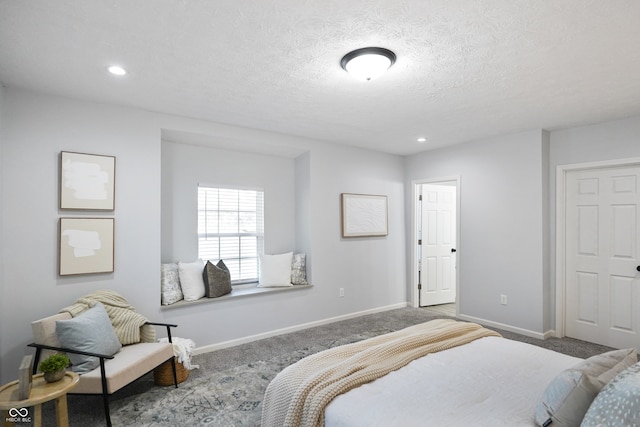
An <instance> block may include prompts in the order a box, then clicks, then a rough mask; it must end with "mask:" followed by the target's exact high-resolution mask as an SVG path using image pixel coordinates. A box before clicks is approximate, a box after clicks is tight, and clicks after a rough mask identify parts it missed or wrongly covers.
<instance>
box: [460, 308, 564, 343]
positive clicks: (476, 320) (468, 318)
mask: <svg viewBox="0 0 640 427" xmlns="http://www.w3.org/2000/svg"><path fill="white" fill-rule="evenodd" d="M458 319H460V320H466V321H468V322H473V323H479V324H481V325H484V326H490V327H492V328H498V329H502V330H505V331H509V332H514V333H516V334H520V335H524V336H527V337H531V338H538V339H540V340H544V339H547V338H549V337H551V336H554V335H551V333H552V332H553V331H547V332H545V333H542V332H535V331H530V330H528V329H522V328H518V327H516V326H511V325H506V324H504V323H499V322H493V321H491V320H486V319H481V318H478V317H473V316H467V315H466V314H459V315H458Z"/></svg>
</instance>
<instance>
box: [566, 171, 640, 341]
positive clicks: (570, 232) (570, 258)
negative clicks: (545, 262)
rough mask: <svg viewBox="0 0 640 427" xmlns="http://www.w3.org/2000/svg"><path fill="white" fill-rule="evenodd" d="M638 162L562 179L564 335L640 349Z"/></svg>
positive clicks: (585, 172) (639, 196) (639, 182)
mask: <svg viewBox="0 0 640 427" xmlns="http://www.w3.org/2000/svg"><path fill="white" fill-rule="evenodd" d="M639 185H640V167H639V166H626V167H623V166H621V167H611V168H603V169H587V170H578V171H570V172H568V173H567V179H566V192H565V194H566V208H565V209H566V210H565V212H566V214H565V215H566V216H565V233H566V240H565V244H566V268H565V271H566V277H565V283H566V310H565V313H566V315H565V325H566V326H565V327H566V331H565V332H566V335H567V336H570V337H573V338H578V339H581V340H585V341H590V342H595V343H599V344H603V345H607V346H611V347H615V348H630V347H636V348H640V335H639V334H640V279H639V277H640V273H639V272H638V270H637V267H638V265H640V256H639V254H638V249H639V246H640V229H639V225H640V192H639V189H638V186H639Z"/></svg>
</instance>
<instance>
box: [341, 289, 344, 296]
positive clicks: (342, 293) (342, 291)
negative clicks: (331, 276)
mask: <svg viewBox="0 0 640 427" xmlns="http://www.w3.org/2000/svg"><path fill="white" fill-rule="evenodd" d="M343 296H344V288H340V297H343Z"/></svg>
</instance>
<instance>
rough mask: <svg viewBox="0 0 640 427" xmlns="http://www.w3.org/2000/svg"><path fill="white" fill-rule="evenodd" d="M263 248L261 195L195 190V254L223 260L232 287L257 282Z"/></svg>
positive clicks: (262, 194)
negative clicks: (196, 232)
mask: <svg viewBox="0 0 640 427" xmlns="http://www.w3.org/2000/svg"><path fill="white" fill-rule="evenodd" d="M263 248H264V192H263V191H262V190H247V189H237V188H217V187H205V186H202V185H200V186H198V254H199V258H201V259H203V260H210V261H211V262H213V263H216V262H218V260H220V259H221V260H223V261H224V263H225V265H226V266H227V267H228V268H229V272H230V273H231V283H233V284H240V283H247V282H255V281H258V254H260V253H262V252H263Z"/></svg>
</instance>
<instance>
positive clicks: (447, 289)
mask: <svg viewBox="0 0 640 427" xmlns="http://www.w3.org/2000/svg"><path fill="white" fill-rule="evenodd" d="M459 183H460V180H459V178H458V177H454V178H442V179H436V180H424V181H417V182H414V205H415V221H414V224H415V227H414V240H413V241H414V244H413V252H414V254H415V255H414V259H415V262H414V266H415V267H414V282H413V283H415V284H416V286H415V291H414V298H415V299H414V301H416V304H414V305H416V306H419V307H426V306H435V305H441V304H455V305H456V313H457V301H458V278H457V276H458V275H457V261H458V256H457V255H458V252H457V250H458V241H459V240H458V236H459V218H460V215H459Z"/></svg>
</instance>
